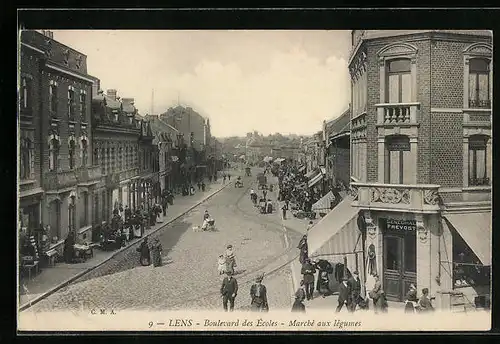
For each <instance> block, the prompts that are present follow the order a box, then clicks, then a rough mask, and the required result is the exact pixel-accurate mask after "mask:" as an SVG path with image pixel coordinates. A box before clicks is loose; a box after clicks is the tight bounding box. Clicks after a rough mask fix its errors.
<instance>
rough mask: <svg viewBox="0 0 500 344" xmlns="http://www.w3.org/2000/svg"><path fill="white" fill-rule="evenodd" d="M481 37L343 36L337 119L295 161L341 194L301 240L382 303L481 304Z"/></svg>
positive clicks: (485, 119) (484, 296)
mask: <svg viewBox="0 0 500 344" xmlns="http://www.w3.org/2000/svg"><path fill="white" fill-rule="evenodd" d="M492 57H493V53H492V34H491V32H488V31H453V30H407V31H406V30H405V31H403V30H395V31H394V30H387V31H372V30H353V31H352V50H351V53H350V59H349V72H350V75H351V85H352V92H351V94H352V95H351V102H350V106H349V109H346V111H345V112H344V113H343V114H339V116H338V117H337V118H336V119H335V120H332V121H325V122H324V123H323V128H322V130H321V131H320V132H318V134H316V135H315V136H314V138H313V139H312V140H310V141H309V142H306V143H305V145H306V147H307V151H308V152H309V154H305V156H304V157H303V159H305V160H306V161H304V163H306V164H307V167H308V169H316V170H317V171H318V174H321V177H320V178H317V179H319V180H322V181H323V182H324V183H325V185H324V187H325V189H327V186H328V185H331V184H336V183H338V182H340V183H342V184H344V185H346V186H348V190H349V196H347V197H346V198H345V199H344V200H343V201H342V202H341V204H339V205H338V206H337V207H336V208H334V209H333V210H332V211H331V212H330V213H329V214H328V215H327V216H326V217H324V218H323V219H322V220H321V221H320V222H319V223H318V224H317V225H316V226H315V227H314V229H313V230H312V231H311V232H310V235H309V244H310V252H311V253H312V254H313V255H319V256H321V255H328V257H331V256H332V254H333V255H335V254H336V253H338V259H339V261H341V262H345V263H347V266H349V269H351V271H352V270H358V271H360V274H361V275H362V278H363V279H364V281H366V283H367V285H366V288H369V287H370V285H369V284H370V282H369V281H370V279H371V278H372V276H373V275H375V274H377V275H379V276H380V280H381V282H382V285H383V288H384V290H385V292H386V295H387V297H388V298H389V300H393V301H403V300H404V298H405V295H406V293H407V291H408V290H409V286H410V285H411V284H415V285H416V286H417V288H418V289H419V291H420V290H421V289H422V288H429V291H430V293H431V295H432V296H435V297H436V302H437V305H438V307H441V308H445V309H448V308H455V309H466V308H467V307H468V306H470V307H474V306H477V307H481V306H487V305H488V304H489V301H488V300H489V297H490V289H491V279H490V278H491V275H490V274H491V272H490V268H491V236H492V224H491V209H492V208H491V194H492V192H491V191H492V190H491V185H492V184H491V183H492V165H491V164H492V155H491V153H492V139H493V137H492V128H491V123H492V95H493V92H492V86H493V74H492V72H493V70H492V66H493V65H492Z"/></svg>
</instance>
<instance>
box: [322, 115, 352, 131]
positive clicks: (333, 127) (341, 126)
mask: <svg viewBox="0 0 500 344" xmlns="http://www.w3.org/2000/svg"><path fill="white" fill-rule="evenodd" d="M350 130H351V109H347V110H346V111H344V113H343V114H342V115H340V116H339V117H337V118H336V119H335V121H333V122H332V123H331V124H330V125H329V126H328V127H327V132H328V135H329V136H334V135H338V134H342V133H345V132H349V131H350Z"/></svg>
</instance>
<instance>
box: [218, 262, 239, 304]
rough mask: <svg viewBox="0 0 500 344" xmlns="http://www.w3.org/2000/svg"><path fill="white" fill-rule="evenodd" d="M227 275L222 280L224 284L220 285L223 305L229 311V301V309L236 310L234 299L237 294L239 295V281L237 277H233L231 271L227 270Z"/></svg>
mask: <svg viewBox="0 0 500 344" xmlns="http://www.w3.org/2000/svg"><path fill="white" fill-rule="evenodd" d="M226 275H227V276H226V277H224V280H223V281H222V286H221V287H220V293H221V296H222V307H223V308H224V311H225V312H227V303H228V301H229V311H230V312H232V311H233V310H234V300H235V298H236V295H238V282H237V281H236V278H234V277H233V274H232V272H231V271H226Z"/></svg>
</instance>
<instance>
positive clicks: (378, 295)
mask: <svg viewBox="0 0 500 344" xmlns="http://www.w3.org/2000/svg"><path fill="white" fill-rule="evenodd" d="M373 278H374V279H375V283H374V285H373V289H372V290H371V291H370V293H369V296H370V298H371V299H372V300H373V309H374V311H375V314H377V313H378V312H379V311H382V312H385V311H386V309H387V300H386V299H385V293H384V290H383V289H382V284H381V283H380V278H379V276H378V274H375V275H374V276H373Z"/></svg>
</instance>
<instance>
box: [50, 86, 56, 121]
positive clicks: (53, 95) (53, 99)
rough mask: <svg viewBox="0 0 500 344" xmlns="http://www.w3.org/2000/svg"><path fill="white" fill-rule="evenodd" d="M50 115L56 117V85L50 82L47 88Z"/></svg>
mask: <svg viewBox="0 0 500 344" xmlns="http://www.w3.org/2000/svg"><path fill="white" fill-rule="evenodd" d="M49 103H50V114H51V115H52V116H53V117H57V83H55V82H53V81H52V82H51V84H50V86H49Z"/></svg>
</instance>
